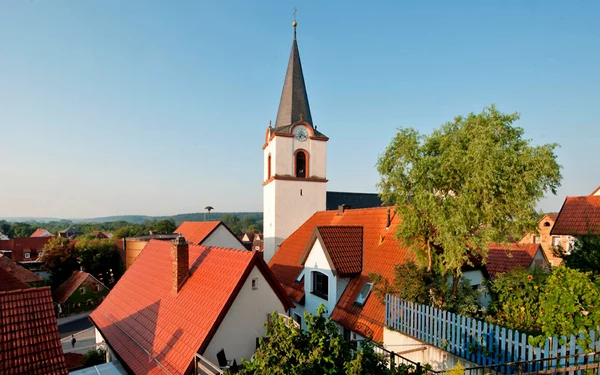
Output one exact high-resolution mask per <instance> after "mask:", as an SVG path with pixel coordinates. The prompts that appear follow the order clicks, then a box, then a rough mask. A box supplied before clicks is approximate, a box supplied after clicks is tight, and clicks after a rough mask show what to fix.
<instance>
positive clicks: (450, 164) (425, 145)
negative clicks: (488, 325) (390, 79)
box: [377, 106, 561, 297]
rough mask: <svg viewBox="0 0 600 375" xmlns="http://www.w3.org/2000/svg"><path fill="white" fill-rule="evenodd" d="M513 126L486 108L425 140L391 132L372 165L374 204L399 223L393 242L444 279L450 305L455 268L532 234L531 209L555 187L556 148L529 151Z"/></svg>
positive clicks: (505, 116)
mask: <svg viewBox="0 0 600 375" xmlns="http://www.w3.org/2000/svg"><path fill="white" fill-rule="evenodd" d="M518 118H519V114H517V113H513V114H503V113H500V112H499V111H498V110H497V109H496V108H495V107H494V106H491V107H488V108H485V109H484V110H483V112H482V113H479V114H474V113H471V114H469V115H468V116H466V117H461V116H458V117H456V118H455V119H454V120H453V121H451V122H448V123H446V124H445V125H443V126H442V127H441V128H440V129H437V130H434V131H433V133H432V134H430V135H421V134H419V133H418V132H417V131H416V130H414V129H412V128H408V129H399V131H398V134H397V135H396V136H395V137H394V139H393V140H392V142H391V144H390V145H389V146H388V147H387V149H386V150H385V152H384V154H383V155H381V156H380V158H379V160H378V163H377V169H378V171H379V173H380V175H381V182H380V183H379V188H380V191H381V197H382V199H383V201H385V202H390V203H392V204H394V205H395V207H396V213H397V214H399V215H400V217H402V221H401V223H400V225H399V226H398V229H397V232H396V235H397V237H398V238H399V239H400V240H401V242H402V243H403V244H404V246H407V247H408V248H410V249H412V251H413V252H414V253H415V254H416V256H417V259H418V261H419V262H420V264H421V265H423V266H424V267H425V268H426V269H427V271H429V272H432V271H433V269H434V268H438V269H439V272H440V273H441V274H442V275H447V274H450V275H452V296H453V297H456V295H457V294H458V289H459V280H460V277H461V275H462V273H461V268H462V267H463V266H464V265H471V264H472V262H471V260H472V259H474V258H485V256H486V255H487V248H488V245H489V244H490V243H492V242H506V241H508V240H509V239H510V238H519V237H520V236H521V235H522V234H523V233H525V232H526V231H527V230H534V229H535V227H536V220H535V218H536V215H537V213H536V212H535V204H536V202H537V201H538V200H539V199H540V198H542V197H543V196H544V193H545V192H546V191H548V190H550V191H551V192H552V193H556V189H557V187H558V186H559V184H560V180H561V175H560V166H559V165H558V163H557V162H556V155H555V153H554V149H555V148H556V147H557V145H555V144H546V145H542V146H532V145H531V144H530V143H531V142H530V140H527V139H524V138H523V129H522V128H519V127H515V126H513V123H514V122H515V121H517V120H518Z"/></svg>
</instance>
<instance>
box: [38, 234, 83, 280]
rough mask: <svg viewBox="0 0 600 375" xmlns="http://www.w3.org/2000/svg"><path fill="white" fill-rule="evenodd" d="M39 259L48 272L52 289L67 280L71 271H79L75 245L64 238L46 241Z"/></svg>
mask: <svg viewBox="0 0 600 375" xmlns="http://www.w3.org/2000/svg"><path fill="white" fill-rule="evenodd" d="M40 258H41V261H42V262H43V267H44V269H46V270H47V271H48V272H50V280H51V281H52V285H53V286H54V287H57V286H59V285H60V284H62V282H63V281H65V280H67V279H68V278H69V277H70V276H71V274H73V271H77V270H79V263H78V260H77V250H75V245H74V243H73V242H72V241H70V240H68V239H66V238H62V237H54V238H52V239H51V240H50V241H48V243H47V244H46V246H45V248H44V252H43V253H42V255H41V256H40Z"/></svg>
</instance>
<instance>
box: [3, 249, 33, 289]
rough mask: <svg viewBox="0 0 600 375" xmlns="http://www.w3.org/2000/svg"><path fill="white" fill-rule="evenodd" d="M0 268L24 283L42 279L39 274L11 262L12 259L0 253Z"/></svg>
mask: <svg viewBox="0 0 600 375" xmlns="http://www.w3.org/2000/svg"><path fill="white" fill-rule="evenodd" d="M0 268H1V269H3V270H5V271H6V272H8V273H10V274H11V275H13V276H14V277H16V278H17V279H19V280H20V281H22V282H24V283H33V282H36V281H41V280H43V279H42V277H41V276H39V275H36V274H35V273H33V272H31V271H29V270H28V269H26V268H24V267H21V266H19V265H18V264H17V263H15V262H13V261H12V259H10V258H9V257H6V256H4V255H2V254H0Z"/></svg>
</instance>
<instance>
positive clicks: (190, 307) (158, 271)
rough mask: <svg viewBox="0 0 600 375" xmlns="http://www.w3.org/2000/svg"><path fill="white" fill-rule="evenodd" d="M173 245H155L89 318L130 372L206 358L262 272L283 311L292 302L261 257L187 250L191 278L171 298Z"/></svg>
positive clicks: (180, 366) (177, 369)
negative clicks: (246, 286) (252, 278)
mask: <svg viewBox="0 0 600 375" xmlns="http://www.w3.org/2000/svg"><path fill="white" fill-rule="evenodd" d="M170 250H171V243H170V242H165V241H159V240H151V241H150V242H149V243H148V245H146V247H145V248H144V251H142V253H141V254H140V255H139V256H138V258H137V260H136V261H135V262H134V263H133V264H132V266H131V267H130V268H129V270H127V272H126V273H125V274H124V275H123V277H121V279H120V280H119V282H118V283H117V285H116V286H115V287H114V288H113V290H112V292H111V293H110V294H109V295H108V297H107V298H106V299H105V300H104V302H102V304H101V305H100V306H99V307H98V308H97V309H96V310H95V311H94V312H93V313H92V314H91V315H90V318H91V320H92V321H93V323H94V325H95V326H96V327H97V328H98V329H99V330H100V331H101V333H102V336H103V337H104V338H105V340H106V341H107V342H108V344H109V345H110V346H111V347H112V349H113V350H114V351H115V352H116V354H117V355H118V357H120V359H121V362H122V363H124V364H125V365H126V366H127V367H129V369H130V370H131V372H133V373H135V374H155V373H161V374H162V373H163V371H162V370H161V367H164V368H165V369H167V370H168V371H169V372H171V373H172V374H183V373H185V372H186V371H187V370H188V369H189V368H190V366H191V363H192V360H193V357H194V354H195V353H196V352H198V353H200V354H202V353H203V352H204V350H205V349H206V347H207V346H208V344H209V342H210V340H211V339H212V336H213V335H214V333H215V332H216V330H217V328H218V327H219V324H220V323H221V321H222V319H223V318H224V317H225V314H226V313H227V311H228V310H229V307H231V304H232V303H233V301H234V300H235V298H236V296H237V294H238V292H239V290H240V288H241V286H242V285H243V283H244V281H245V280H246V278H247V277H248V274H249V273H250V271H251V270H252V269H253V268H254V267H257V268H258V269H259V270H261V272H262V273H263V275H264V277H265V279H266V280H267V281H268V282H269V283H270V284H271V287H272V288H273V290H274V291H275V293H277V295H278V296H279V298H280V299H281V301H282V304H283V305H284V306H285V308H286V309H287V308H289V307H290V306H291V301H290V300H289V299H288V298H287V296H286V295H285V292H284V291H283V290H282V289H281V288H280V286H279V284H278V283H277V281H276V279H275V277H274V276H273V275H272V273H271V271H270V270H269V268H268V267H267V265H266V264H265V263H264V261H263V260H262V258H261V257H260V255H259V253H256V252H250V251H243V250H232V249H223V248H217V247H206V246H195V245H190V246H189V263H190V274H189V276H188V278H187V279H186V281H185V283H184V284H183V286H182V288H181V290H180V291H179V292H178V293H177V294H173V293H172V272H173V265H172V260H171V254H170Z"/></svg>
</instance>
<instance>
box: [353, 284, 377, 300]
mask: <svg viewBox="0 0 600 375" xmlns="http://www.w3.org/2000/svg"><path fill="white" fill-rule="evenodd" d="M372 288H373V283H366V284H365V285H364V286H363V287H362V289H361V290H360V293H359V294H358V297H356V304H358V305H361V306H363V305H364V304H365V301H366V300H367V298H369V294H371V289H372Z"/></svg>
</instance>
